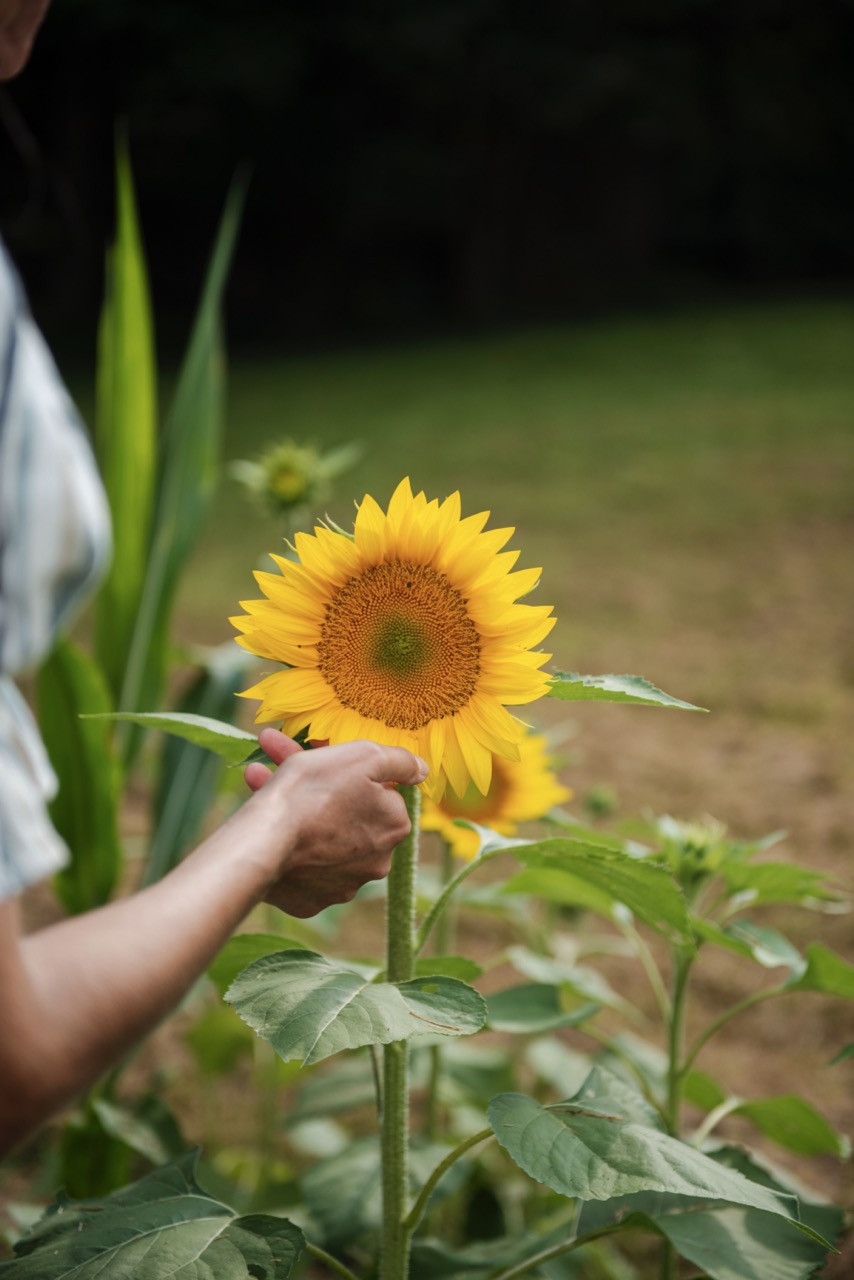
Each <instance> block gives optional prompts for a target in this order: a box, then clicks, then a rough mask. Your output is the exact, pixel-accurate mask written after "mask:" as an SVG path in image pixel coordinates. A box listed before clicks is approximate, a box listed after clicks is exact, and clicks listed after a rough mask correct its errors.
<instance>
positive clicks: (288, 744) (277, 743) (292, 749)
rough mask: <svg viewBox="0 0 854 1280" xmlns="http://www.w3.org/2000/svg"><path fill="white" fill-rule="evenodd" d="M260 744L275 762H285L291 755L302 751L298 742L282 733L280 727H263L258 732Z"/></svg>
mask: <svg viewBox="0 0 854 1280" xmlns="http://www.w3.org/2000/svg"><path fill="white" fill-rule="evenodd" d="M258 745H259V746H260V748H261V750H262V751H265V752H266V753H267V755H268V756H269V757H270V759H271V760H272V761H273V762H274V763H275V764H284V762H285V761H286V760H287V759H288V757H289V756H295V755H297V753H298V752H300V751H302V747H301V746H300V744H299V743H298V742H294V740H293V738H288V737H287V736H286V735H285V734H284V733H280V732H279V730H278V729H262V730H261V732H260V733H259V734H258Z"/></svg>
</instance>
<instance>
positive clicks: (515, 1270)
mask: <svg viewBox="0 0 854 1280" xmlns="http://www.w3.org/2000/svg"><path fill="white" fill-rule="evenodd" d="M623 1229H624V1228H623V1227H622V1226H621V1225H620V1224H619V1223H615V1224H614V1225H613V1226H608V1227H599V1228H597V1230H595V1231H588V1232H587V1234H586V1235H583V1236H576V1237H575V1239H574V1240H569V1241H565V1242H563V1243H561V1244H556V1245H552V1247H551V1248H550V1249H543V1250H542V1252H541V1253H535V1254H532V1256H531V1257H530V1258H526V1259H525V1261H524V1262H520V1263H518V1264H517V1265H516V1266H512V1267H509V1268H508V1269H507V1270H506V1271H500V1272H496V1273H495V1275H494V1276H493V1277H492V1280H517V1278H518V1277H521V1276H526V1277H527V1276H530V1275H532V1274H533V1271H534V1268H535V1267H540V1266H542V1265H543V1263H545V1262H551V1261H552V1259H553V1258H559V1257H561V1255H562V1254H564V1253H572V1252H573V1250H574V1249H580V1248H581V1247H582V1245H585V1244H592V1243H593V1241H594V1240H601V1239H602V1238H603V1237H604V1236H613V1235H616V1234H617V1232H618V1231H622V1230H623Z"/></svg>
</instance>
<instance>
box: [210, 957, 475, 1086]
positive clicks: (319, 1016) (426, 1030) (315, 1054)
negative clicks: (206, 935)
mask: <svg viewBox="0 0 854 1280" xmlns="http://www.w3.org/2000/svg"><path fill="white" fill-rule="evenodd" d="M225 998H226V1000H228V1002H229V1003H230V1004H233V1005H234V1007H235V1009H236V1010H237V1012H238V1013H239V1014H240V1016H241V1018H243V1020H244V1022H248V1024H249V1026H250V1027H252V1028H253V1030H255V1031H257V1033H258V1035H260V1036H261V1037H262V1039H264V1040H267V1041H269V1043H270V1044H271V1045H272V1046H273V1048H274V1049H275V1050H276V1052H277V1053H278V1054H279V1056H280V1057H281V1058H282V1059H283V1060H284V1061H285V1062H288V1061H290V1060H291V1059H292V1058H299V1059H301V1060H302V1062H303V1063H304V1064H308V1063H312V1062H319V1061H320V1059H321V1058H327V1057H329V1055H330V1054H333V1053H339V1052H340V1051H341V1050H342V1049H357V1048H360V1047H361V1046H362V1045H366V1044H391V1043H392V1041H395V1040H409V1039H411V1038H413V1037H416V1036H424V1035H446V1036H466V1035H472V1034H474V1032H475V1031H479V1030H480V1028H481V1027H482V1026H483V1023H484V1018H485V1014H486V1005H485V1002H484V1000H483V997H482V996H481V995H479V994H478V992H477V991H475V990H474V988H473V987H469V986H467V985H466V984H465V983H464V982H459V981H458V980H457V979H455V978H445V977H441V976H439V977H428V978H415V979H414V980H413V981H411V982H400V983H391V982H377V983H372V982H369V981H367V980H366V979H365V977H364V976H363V975H362V974H361V973H357V972H355V971H354V970H353V969H348V968H346V967H345V966H344V965H342V964H340V963H338V962H336V961H332V960H328V959H326V957H325V956H321V955H318V954H317V953H316V952H313V951H281V952H278V953H277V954H276V955H270V956H263V957H262V958H261V959H259V960H256V961H255V962H254V963H253V964H251V965H250V966H249V968H248V969H245V970H244V971H243V973H241V974H240V975H239V976H238V977H237V978H235V980H234V982H233V983H232V984H231V986H230V987H229V989H228V991H227V992H226V997H225Z"/></svg>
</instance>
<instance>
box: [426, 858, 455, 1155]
mask: <svg viewBox="0 0 854 1280" xmlns="http://www.w3.org/2000/svg"><path fill="white" fill-rule="evenodd" d="M453 878H454V851H453V849H452V848H451V846H450V844H449V843H448V841H447V840H443V841H442V868H441V885H442V888H443V889H444V888H446V887H447V886H448V885H449V884H450V883H451V881H452V880H453ZM453 939H454V919H453V916H452V914H451V912H450V911H448V910H446V911H444V912H443V913H442V915H441V916H440V917H439V922H438V924H437V926H436V936H435V938H434V939H433V952H434V954H435V955H437V956H446V955H449V954H450V952H451V949H452V946H453ZM429 1053H430V1080H429V1083H428V1085H427V1101H426V1103H425V1106H424V1137H425V1138H426V1139H427V1141H428V1142H434V1141H435V1140H436V1135H437V1132H438V1128H439V1083H440V1081H441V1078H442V1050H441V1048H440V1047H439V1045H437V1044H434V1045H431V1046H430V1049H429Z"/></svg>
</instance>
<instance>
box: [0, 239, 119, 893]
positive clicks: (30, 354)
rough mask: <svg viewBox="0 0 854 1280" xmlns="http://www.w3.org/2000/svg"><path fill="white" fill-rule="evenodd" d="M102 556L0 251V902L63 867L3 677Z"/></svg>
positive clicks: (28, 740)
mask: <svg viewBox="0 0 854 1280" xmlns="http://www.w3.org/2000/svg"><path fill="white" fill-rule="evenodd" d="M109 547H110V534H109V515H108V510H107V504H106V499H105V496H104V492H103V489H102V487H101V483H100V480H99V479H98V473H97V470H96V467H95V463H94V459H93V458H92V453H91V450H90V448H89V444H88V442H87V440H86V437H85V434H84V432H83V428H82V426H81V424H80V421H79V419H78V416H77V413H76V410H75V409H74V406H73V404H72V402H71V400H70V398H69V396H68V393H67V392H66V390H65V388H64V386H63V385H62V381H61V379H60V377H59V374H58V373H57V370H56V366H55V365H54V363H53V360H52V358H51V356H50V353H49V351H48V350H47V347H46V345H45V342H44V339H43V338H42V336H41V334H40V333H39V331H38V329H37V328H36V326H35V324H34V322H33V320H32V317H31V316H30V313H29V310H28V308H27V303H26V299H25V297H24V293H23V290H22V289H21V285H20V282H19V280H18V277H17V275H16V273H15V270H14V268H13V267H12V264H11V262H10V261H9V258H8V256H7V254H6V251H5V249H4V247H3V245H2V242H0V900H2V899H3V898H8V897H10V896H12V895H13V894H15V893H18V892H20V890H21V889H23V888H25V887H26V886H27V885H28V884H32V883H33V882H34V881H36V880H39V879H41V878H42V877H43V876H46V875H50V874H51V873H53V872H54V871H56V870H58V869H59V867H61V866H62V865H63V864H64V863H65V861H66V860H67V856H68V854H67V850H66V848H65V845H64V844H63V842H62V840H61V839H60V838H59V836H58V835H57V833H56V832H55V831H54V829H53V826H52V825H51V822H50V818H49V816H48V812H47V804H48V802H49V800H50V799H51V798H52V796H53V795H54V794H55V791H56V779H55V776H54V773H53V770H52V769H51V767H50V763H49V761H48V759H47V754H46V752H45V749H44V745H43V743H42V741H41V738H40V736H39V733H38V730H37V729H36V726H35V724H34V722H33V718H32V716H31V714H30V712H29V709H28V708H27V706H26V704H25V702H24V700H23V698H22V697H21V695H20V693H19V691H18V689H17V687H16V685H15V684H14V682H13V679H12V677H14V676H15V675H18V674H21V673H23V672H26V671H28V670H32V669H33V668H35V667H36V666H37V665H38V663H39V662H40V661H41V660H42V659H43V658H44V657H45V656H46V655H47V654H48V653H49V652H50V649H51V647H52V645H53V642H54V640H55V638H56V635H57V631H58V630H59V629H60V628H61V627H62V626H63V625H64V624H66V623H67V622H68V620H69V618H70V617H71V615H72V614H73V612H74V610H75V608H76V607H77V606H78V605H79V603H80V601H81V600H82V599H83V598H85V596H86V595H87V594H88V593H89V592H90V591H91V589H92V587H93V585H94V584H95V582H96V581H97V579H98V577H99V575H100V574H101V572H102V570H103V567H104V564H105V561H106V559H107V556H108V554H109Z"/></svg>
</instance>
